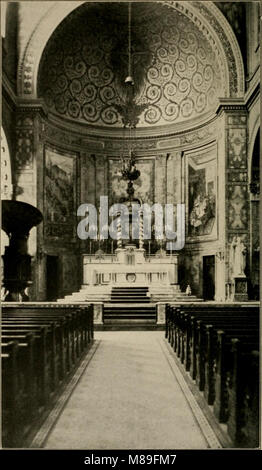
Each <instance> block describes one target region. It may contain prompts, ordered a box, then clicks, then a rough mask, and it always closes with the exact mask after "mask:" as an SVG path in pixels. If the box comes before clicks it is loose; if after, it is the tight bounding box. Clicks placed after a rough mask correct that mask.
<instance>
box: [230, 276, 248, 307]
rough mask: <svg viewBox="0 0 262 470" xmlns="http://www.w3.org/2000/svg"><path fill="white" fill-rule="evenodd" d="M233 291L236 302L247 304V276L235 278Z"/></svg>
mask: <svg viewBox="0 0 262 470" xmlns="http://www.w3.org/2000/svg"><path fill="white" fill-rule="evenodd" d="M233 289H234V291H233V300H234V301H235V302H245V301H247V300H248V294H247V278H246V276H245V275H243V276H235V277H234V285H233Z"/></svg>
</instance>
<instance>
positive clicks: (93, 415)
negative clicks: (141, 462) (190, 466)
mask: <svg viewBox="0 0 262 470" xmlns="http://www.w3.org/2000/svg"><path fill="white" fill-rule="evenodd" d="M163 336H164V332H163V331H157V332H153V331H105V332H95V338H96V340H99V345H98V348H97V350H96V352H95V354H94V356H93V357H92V359H91V361H90V362H89V364H88V366H87V368H86V370H85V371H84V373H83V375H82V377H81V379H80V380H79V382H78V384H77V386H76V388H75V389H74V391H73V393H72V395H71V397H70V398H69V400H68V402H67V403H66V406H65V408H64V409H63V411H62V412H61V414H60V416H59V418H58V420H57V422H56V424H55V425H54V427H53V429H52V430H51V432H50V433H49V436H48V438H47V440H46V442H45V445H44V448H46V449H86V450H88V449H90V450H91V449H206V448H209V447H210V443H209V444H208V441H207V440H206V438H205V432H202V430H201V428H200V426H199V424H198V423H199V422H200V425H201V420H199V419H198V420H197V419H196V418H195V417H194V415H193V412H192V411H191V407H190V406H189V402H190V400H189V401H188V399H186V397H185V395H184V393H183V391H182V389H181V384H180V385H179V381H178V380H177V379H176V377H175V375H174V370H173V367H172V366H170V364H169V359H168V350H167V349H166V351H165V348H166V346H165V344H164V340H163ZM187 395H188V394H187ZM193 400H194V399H193ZM201 427H202V426H201ZM212 447H213V446H212Z"/></svg>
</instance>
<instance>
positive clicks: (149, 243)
mask: <svg viewBox="0 0 262 470" xmlns="http://www.w3.org/2000/svg"><path fill="white" fill-rule="evenodd" d="M150 245H151V242H150V241H149V242H148V256H150Z"/></svg>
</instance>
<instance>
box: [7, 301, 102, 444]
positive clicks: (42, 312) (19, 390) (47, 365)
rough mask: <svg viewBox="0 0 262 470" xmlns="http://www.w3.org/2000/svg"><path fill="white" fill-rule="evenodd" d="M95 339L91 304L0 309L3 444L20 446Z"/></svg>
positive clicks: (11, 306)
mask: <svg viewBox="0 0 262 470" xmlns="http://www.w3.org/2000/svg"><path fill="white" fill-rule="evenodd" d="M92 340H93V306H92V305H88V306H83V307H81V308H80V307H78V306H70V307H68V306H67V305H63V306H61V307H60V306H59V307H58V308H57V307H56V306H54V305H53V304H52V305H47V304H44V305H41V306H39V305H32V304H30V305H29V306H28V305H24V304H23V305H17V304H16V305H14V306H13V305H10V304H9V305H8V306H3V309H2V353H1V356H2V364H3V367H2V372H3V374H2V377H3V381H2V383H3V427H4V430H3V446H4V447H20V446H22V447H23V446H24V444H25V442H26V439H27V438H28V436H29V435H30V433H31V434H32V432H33V428H34V427H35V430H37V429H36V428H37V425H38V423H39V420H41V417H42V416H43V413H44V412H45V411H46V410H47V409H49V408H50V406H52V404H54V403H55V400H56V399H57V397H58V394H59V390H61V387H62V386H63V385H64V384H65V383H66V381H67V380H68V378H69V377H70V376H71V374H72V373H73V371H74V370H75V369H76V367H77V366H78V364H79V362H80V360H81V358H82V357H83V355H84V354H86V352H87V351H88V348H89V346H90V345H91V343H92Z"/></svg>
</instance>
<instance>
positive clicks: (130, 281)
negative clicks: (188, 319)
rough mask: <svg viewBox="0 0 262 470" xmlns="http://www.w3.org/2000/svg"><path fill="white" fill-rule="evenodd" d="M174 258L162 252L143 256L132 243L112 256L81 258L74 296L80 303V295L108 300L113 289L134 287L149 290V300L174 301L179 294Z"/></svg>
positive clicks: (174, 255) (98, 254)
mask: <svg viewBox="0 0 262 470" xmlns="http://www.w3.org/2000/svg"><path fill="white" fill-rule="evenodd" d="M177 258H178V256H177V255H176V254H173V255H167V254H166V252H165V251H164V250H159V252H158V253H156V254H155V255H146V253H145V250H144V249H143V248H137V247H136V245H131V244H129V245H126V246H125V247H124V248H118V249H116V250H115V253H114V254H113V255H106V254H103V253H97V254H95V255H87V254H86V255H83V286H82V289H81V291H80V292H79V293H78V294H74V295H75V296H76V295H77V296H78V299H79V300H80V299H81V298H83V296H84V297H85V296H87V297H88V298H91V297H92V298H96V299H97V300H107V299H109V297H110V294H111V289H112V287H113V286H117V287H134V286H136V287H148V291H149V295H150V297H151V300H152V301H157V300H162V299H163V298H165V299H167V298H172V299H173V298H174V297H175V296H176V295H179V294H180V288H179V285H178V279H177ZM90 296H91V297H90ZM75 299H76V297H75Z"/></svg>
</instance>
